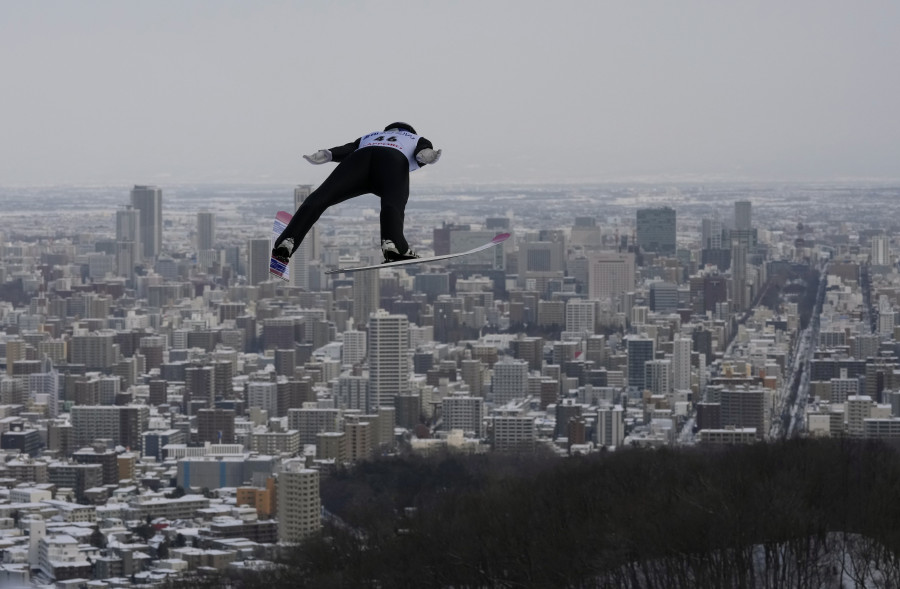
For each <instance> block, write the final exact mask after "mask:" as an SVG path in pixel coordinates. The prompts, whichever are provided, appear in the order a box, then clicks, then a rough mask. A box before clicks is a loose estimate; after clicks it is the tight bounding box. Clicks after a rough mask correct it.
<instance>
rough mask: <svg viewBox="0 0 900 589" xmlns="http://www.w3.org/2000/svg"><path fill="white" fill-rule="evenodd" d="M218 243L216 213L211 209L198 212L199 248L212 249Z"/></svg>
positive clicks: (199, 249)
mask: <svg viewBox="0 0 900 589" xmlns="http://www.w3.org/2000/svg"><path fill="white" fill-rule="evenodd" d="M215 244H216V214H215V213H211V212H209V211H200V212H199V213H197V250H198V251H203V250H211V249H213V246H214V245H215Z"/></svg>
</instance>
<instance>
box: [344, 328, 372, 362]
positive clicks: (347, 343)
mask: <svg viewBox="0 0 900 589" xmlns="http://www.w3.org/2000/svg"><path fill="white" fill-rule="evenodd" d="M342 340H343V344H342V345H341V362H343V363H344V364H358V363H360V362H362V361H363V360H364V359H365V357H366V332H364V331H357V330H355V329H348V330H347V331H345V332H344V333H343V334H342Z"/></svg>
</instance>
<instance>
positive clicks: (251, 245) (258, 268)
mask: <svg viewBox="0 0 900 589" xmlns="http://www.w3.org/2000/svg"><path fill="white" fill-rule="evenodd" d="M271 258H272V244H271V242H270V241H269V240H268V239H248V240H247V282H249V283H250V285H251V286H256V285H257V284H259V283H261V282H265V281H266V280H268V279H269V261H270V260H271Z"/></svg>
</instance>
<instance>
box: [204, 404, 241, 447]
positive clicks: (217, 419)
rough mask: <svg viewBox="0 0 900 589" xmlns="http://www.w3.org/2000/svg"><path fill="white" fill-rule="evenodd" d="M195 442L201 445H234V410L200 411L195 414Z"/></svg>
mask: <svg viewBox="0 0 900 589" xmlns="http://www.w3.org/2000/svg"><path fill="white" fill-rule="evenodd" d="M197 441H199V442H200V443H201V444H203V443H204V442H209V443H210V444H233V443H234V409H201V410H200V411H198V412H197Z"/></svg>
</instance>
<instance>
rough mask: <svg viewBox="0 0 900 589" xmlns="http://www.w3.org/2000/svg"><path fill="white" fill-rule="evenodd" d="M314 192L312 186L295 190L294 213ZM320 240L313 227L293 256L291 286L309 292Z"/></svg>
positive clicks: (297, 187)
mask: <svg viewBox="0 0 900 589" xmlns="http://www.w3.org/2000/svg"><path fill="white" fill-rule="evenodd" d="M311 192H312V186H309V185H308V184H301V185H299V186H296V187H295V188H294V211H296V210H297V208H298V207H299V206H300V205H301V204H303V201H304V200H306V197H307V196H309V195H310V193H311ZM317 239H318V228H317V227H315V226H313V228H312V229H310V231H309V233H307V234H306V237H305V238H303V241H302V242H300V247H298V248H297V251H295V252H294V255H292V256H291V263H290V266H291V285H292V286H296V287H299V288H303V289H306V290H309V263H310V262H311V261H313V260H314V259H315V258H316V240H317ZM366 274H376V275H377V274H378V272H366Z"/></svg>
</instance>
